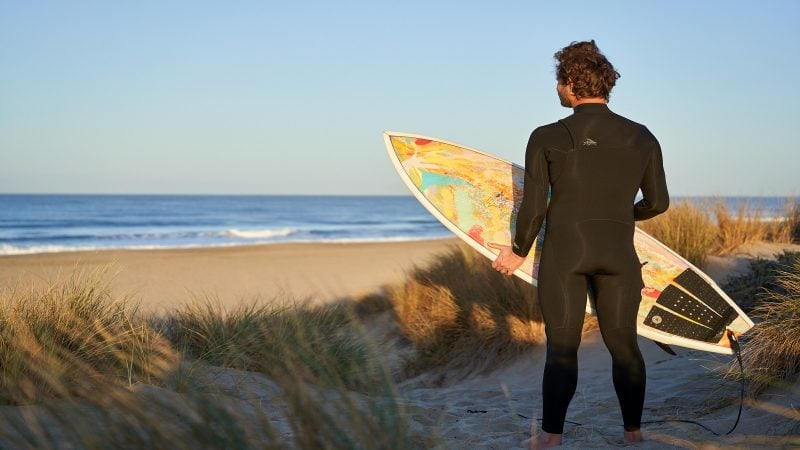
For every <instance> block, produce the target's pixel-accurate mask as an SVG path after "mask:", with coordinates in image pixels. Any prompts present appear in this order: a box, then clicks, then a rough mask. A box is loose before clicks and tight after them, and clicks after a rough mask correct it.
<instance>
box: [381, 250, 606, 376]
mask: <svg viewBox="0 0 800 450" xmlns="http://www.w3.org/2000/svg"><path fill="white" fill-rule="evenodd" d="M535 294H536V291H535V289H533V288H532V287H531V286H530V284H528V283H526V282H524V281H522V280H520V279H519V278H517V277H508V276H505V275H501V274H499V273H498V272H497V271H496V270H494V269H493V268H492V267H491V262H490V261H489V260H487V259H486V258H484V257H483V256H482V255H480V254H479V253H478V252H476V251H475V250H473V249H472V248H470V247H468V246H466V245H463V244H459V245H457V246H454V247H453V248H452V249H451V250H450V251H449V252H447V253H445V254H442V255H440V256H439V258H437V259H436V260H435V261H434V262H433V263H432V264H430V265H428V266H425V267H417V268H416V269H414V270H413V271H411V272H410V273H409V275H408V277H407V279H406V281H405V282H404V283H402V284H399V285H396V286H393V287H391V288H390V289H389V290H388V298H387V303H388V305H390V306H391V308H392V310H393V312H394V315H395V317H396V320H397V322H398V323H399V325H400V330H401V332H402V333H403V335H404V336H405V337H406V338H407V339H408V340H409V341H411V343H413V345H414V347H415V349H416V356H415V357H414V358H412V359H411V360H409V361H408V364H407V369H408V372H407V375H408V376H413V375H415V374H418V373H420V372H421V371H424V370H427V369H431V368H434V367H435V368H441V369H459V370H461V371H462V372H463V373H471V372H473V371H482V370H489V369H494V368H497V367H498V366H500V365H502V364H505V363H507V362H509V361H512V360H513V359H514V358H516V357H518V356H519V355H521V354H523V353H525V352H526V351H529V350H530V349H531V348H533V347H535V346H537V345H540V344H541V343H542V342H543V341H544V328H543V324H542V319H541V312H540V310H539V304H538V300H537V299H536V298H535ZM596 326H597V324H596V321H595V319H594V318H592V317H591V316H589V317H588V318H587V320H586V321H585V328H587V329H590V328H593V327H594V328H596Z"/></svg>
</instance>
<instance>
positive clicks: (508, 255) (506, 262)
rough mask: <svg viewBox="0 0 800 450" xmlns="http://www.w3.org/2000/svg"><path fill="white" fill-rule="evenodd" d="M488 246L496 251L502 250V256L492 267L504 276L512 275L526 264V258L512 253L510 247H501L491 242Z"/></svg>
mask: <svg viewBox="0 0 800 450" xmlns="http://www.w3.org/2000/svg"><path fill="white" fill-rule="evenodd" d="M488 245H489V247H491V248H493V249H495V250H500V254H499V255H497V259H495V260H494V262H493V263H492V267H494V269H495V270H497V271H498V272H500V273H502V274H503V275H512V274H513V273H514V271H515V270H517V269H519V266H521V265H522V263H523V262H525V258H523V257H522V256H519V255H517V254H516V253H514V252H513V251H511V247H509V246H508V245H500V244H495V243H493V242H489V244H488Z"/></svg>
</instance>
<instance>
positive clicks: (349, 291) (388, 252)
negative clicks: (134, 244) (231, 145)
mask: <svg viewBox="0 0 800 450" xmlns="http://www.w3.org/2000/svg"><path fill="white" fill-rule="evenodd" d="M454 244H455V241H454V240H442V241H429V242H408V243H392V244H387V243H381V244H346V245H306V244H292V245H268V246H254V247H237V248H217V249H197V250H161V251H152V250H148V251H108V252H90V253H64V254H48V255H28V256H11V257H2V258H0V283H3V284H7V283H11V282H16V281H22V282H30V281H31V280H34V281H35V280H40V281H41V280H42V278H43V277H48V276H52V275H53V274H56V273H58V272H59V271H61V272H64V271H69V270H71V268H72V267H74V266H75V264H80V265H84V266H87V267H101V266H104V265H107V264H113V267H114V269H115V270H116V271H117V272H118V274H117V276H116V278H115V279H114V283H113V289H115V290H117V291H118V292H129V293H132V294H134V295H135V296H136V297H137V298H139V299H140V300H141V301H142V303H143V306H144V307H146V308H148V309H150V310H153V311H157V310H169V309H170V308H173V307H175V306H176V305H178V304H180V302H182V301H186V300H187V299H189V298H191V296H190V295H189V293H190V292H195V293H199V292H204V293H213V294H214V295H216V296H217V297H218V298H219V299H220V300H221V301H223V302H224V303H226V304H228V305H232V304H234V303H236V302H237V301H241V300H243V299H245V300H247V299H251V298H254V297H257V298H260V299H262V300H263V301H269V300H270V299H274V298H278V297H280V296H281V295H290V296H293V297H296V298H300V297H305V296H310V297H313V301H319V302H324V301H331V300H334V299H338V298H342V297H352V296H357V295H361V294H364V293H369V292H370V291H374V290H375V289H380V287H381V286H383V285H384V284H386V283H393V282H397V281H400V280H402V279H403V276H404V275H405V273H406V271H407V270H409V269H410V268H411V267H412V266H413V265H414V264H424V263H425V262H426V261H429V260H430V259H431V258H433V257H435V255H437V254H439V253H440V252H443V251H446V250H447V249H448V248H450V246H452V245H454ZM784 247H785V246H782V247H780V248H778V247H775V246H770V245H760V246H754V247H753V248H749V249H742V251H741V252H737V253H736V254H734V255H732V256H729V257H725V258H711V259H710V260H709V262H708V263H707V265H706V267H705V269H706V270H707V271H708V273H709V274H711V275H712V276H713V277H714V279H716V280H718V281H723V280H724V279H726V278H727V277H728V276H730V274H732V273H736V271H739V270H743V268H746V262H747V261H748V260H749V258H753V257H770V256H771V255H774V254H776V253H779V252H780V250H782V248H784ZM786 248H790V249H794V247H786ZM743 265H744V266H743ZM393 332H394V331H393V327H392V326H391V325H387V324H386V323H385V322H384V323H382V324H381V325H380V326H378V327H376V330H375V334H376V335H381V334H384V335H386V336H389V335H391V334H392V333H393ZM640 347H641V349H642V353H643V355H644V357H645V361H646V366H647V370H648V384H647V398H646V403H645V411H644V420H645V421H655V422H656V423H650V424H645V425H644V426H643V428H644V432H645V437H646V438H647V439H648V441H647V442H644V443H642V444H639V445H637V446H636V447H637V448H648V449H649V448H654V449H655V448H659V449H660V448H798V447H800V409H799V408H800V384H798V383H795V384H794V385H793V386H788V387H785V388H771V389H769V390H767V391H766V392H765V393H764V394H763V395H762V396H760V397H759V398H758V399H757V400H748V401H747V402H746V404H745V407H744V412H743V414H742V418H741V422H740V424H739V426H738V427H737V429H736V430H735V431H734V432H733V434H731V435H730V436H716V435H714V434H713V433H712V432H710V431H707V430H705V429H703V428H702V427H700V426H698V425H695V424H691V423H685V422H675V421H672V422H669V420H676V419H677V420H694V421H697V422H699V423H701V424H703V425H705V426H706V427H708V428H710V429H712V430H715V431H716V432H717V433H720V434H722V433H724V432H726V431H727V430H728V429H729V428H730V427H731V425H733V422H734V420H735V419H736V415H737V411H738V399H739V384H738V383H736V382H733V381H720V379H719V378H718V377H717V376H715V375H714V374H713V373H712V370H714V369H715V368H718V367H722V366H726V365H728V364H729V363H730V362H731V361H732V357H731V356H728V355H717V354H711V353H707V352H699V351H693V350H687V349H682V348H678V347H676V348H675V349H676V350H677V352H678V356H671V355H668V354H666V353H665V352H663V351H662V350H661V349H659V348H658V347H657V346H656V345H655V344H653V343H652V342H650V341H648V340H646V339H641V340H640ZM543 365H544V349H543V348H539V349H536V350H534V351H532V352H531V353H530V354H527V355H524V356H523V357H521V358H519V359H518V360H516V361H515V362H514V363H512V364H510V365H508V366H505V367H502V368H498V369H497V370H495V371H493V372H491V373H486V374H472V375H469V376H467V377H461V378H456V377H454V378H453V380H452V381H447V382H446V383H442V381H441V380H442V377H441V376H440V375H441V374H433V373H425V374H422V375H420V376H418V377H416V378H413V379H409V380H405V381H403V382H401V383H400V384H399V385H398V392H399V394H400V396H401V397H402V399H403V400H402V402H403V404H404V406H405V408H406V411H407V413H408V417H409V419H410V421H411V425H412V429H413V430H414V431H415V432H416V433H419V434H421V435H435V436H438V437H439V438H440V439H441V440H442V441H443V443H444V444H445V446H446V448H456V449H462V448H463V449H467V448H469V449H473V448H474V449H511V448H519V446H518V444H519V443H520V441H522V440H523V439H525V438H526V437H527V436H529V434H530V430H531V427H532V426H533V427H536V426H537V425H538V422H537V421H536V418H537V416H538V415H539V414H540V411H541V374H542V369H543ZM579 367H580V375H579V383H578V390H577V392H576V395H575V397H574V399H573V402H572V404H571V406H570V410H569V412H568V416H567V420H569V421H571V422H574V423H568V424H567V425H566V428H565V436H564V443H565V445H564V448H580V449H583V448H609V447H621V446H624V442H623V439H622V435H623V434H622V427H621V425H620V423H621V418H620V413H619V407H618V405H617V400H616V396H615V394H614V390H613V386H612V382H611V370H610V369H611V359H610V356H609V354H608V352H607V350H606V349H605V347H604V345H603V343H602V339H601V337H600V335H599V332H598V331H591V332H588V333H586V334H585V335H584V338H583V342H582V345H581V348H580V352H579ZM207 374H208V380H209V381H208V382H209V384H214V385H216V386H217V388H219V389H221V390H222V391H224V392H225V394H226V396H228V397H229V398H230V399H231V401H232V402H239V403H236V404H240V405H241V408H243V409H247V408H253V407H258V406H259V405H264V404H270V402H271V401H272V400H274V399H275V398H276V396H277V395H278V394H277V391H276V389H275V388H274V386H273V384H272V382H271V381H270V380H269V379H267V378H266V377H265V376H263V375H260V374H254V373H248V372H243V371H238V370H233V369H222V368H212V369H208V372H207ZM140 389H143V390H144V391H147V392H150V394H148V395H155V396H162V397H163V396H167V397H168V396H177V394H175V393H174V392H172V391H169V392H167V391H166V390H165V389H164V388H156V387H148V386H143V387H140ZM254 392H255V393H257V394H258V395H254ZM275 420H276V421H277V422H278V423H276V427H277V429H279V430H283V431H282V432H281V434H282V435H284V436H285V437H286V438H287V439H288V438H289V437H290V436H291V433H292V430H291V427H290V426H289V425H288V424H287V423H286V422H285V421H284V422H281V419H280V417H277V418H276V419H275ZM663 421H668V422H663Z"/></svg>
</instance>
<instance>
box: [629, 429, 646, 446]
mask: <svg viewBox="0 0 800 450" xmlns="http://www.w3.org/2000/svg"><path fill="white" fill-rule="evenodd" d="M637 442H642V430H636V431H626V432H625V443H626V444H635V443H637Z"/></svg>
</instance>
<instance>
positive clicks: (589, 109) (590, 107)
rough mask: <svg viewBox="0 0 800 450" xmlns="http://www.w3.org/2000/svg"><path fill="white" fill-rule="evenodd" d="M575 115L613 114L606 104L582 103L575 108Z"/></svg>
mask: <svg viewBox="0 0 800 450" xmlns="http://www.w3.org/2000/svg"><path fill="white" fill-rule="evenodd" d="M574 111H575V113H576V114H577V113H604V112H611V110H610V109H608V105H607V104H606V103H581V104H580V105H578V106H576V107H575V108H574Z"/></svg>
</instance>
